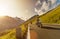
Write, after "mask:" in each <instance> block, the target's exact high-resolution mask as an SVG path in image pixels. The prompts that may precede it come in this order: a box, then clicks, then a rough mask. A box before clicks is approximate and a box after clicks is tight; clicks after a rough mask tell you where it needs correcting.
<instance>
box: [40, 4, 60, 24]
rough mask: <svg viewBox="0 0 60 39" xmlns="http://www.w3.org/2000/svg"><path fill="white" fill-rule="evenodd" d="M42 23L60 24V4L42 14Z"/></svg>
mask: <svg viewBox="0 0 60 39" xmlns="http://www.w3.org/2000/svg"><path fill="white" fill-rule="evenodd" d="M40 20H41V22H42V23H58V24H60V5H59V6H57V7H56V8H55V9H53V10H50V11H49V12H47V13H46V14H44V15H41V16H40Z"/></svg>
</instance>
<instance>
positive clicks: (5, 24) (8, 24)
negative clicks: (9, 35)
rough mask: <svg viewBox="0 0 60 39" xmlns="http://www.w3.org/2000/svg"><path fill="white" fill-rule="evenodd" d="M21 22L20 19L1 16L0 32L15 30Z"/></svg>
mask: <svg viewBox="0 0 60 39" xmlns="http://www.w3.org/2000/svg"><path fill="white" fill-rule="evenodd" d="M23 22H24V21H23V20H22V19H20V18H19V19H18V18H12V17H9V16H2V17H0V31H3V30H5V29H10V28H15V27H17V26H18V25H20V24H21V23H23Z"/></svg>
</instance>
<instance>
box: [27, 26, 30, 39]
mask: <svg viewBox="0 0 60 39" xmlns="http://www.w3.org/2000/svg"><path fill="white" fill-rule="evenodd" d="M27 39H30V26H28V33H27Z"/></svg>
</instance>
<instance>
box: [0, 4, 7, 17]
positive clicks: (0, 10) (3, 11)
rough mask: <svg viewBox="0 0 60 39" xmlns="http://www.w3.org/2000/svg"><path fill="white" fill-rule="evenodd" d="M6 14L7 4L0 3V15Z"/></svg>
mask: <svg viewBox="0 0 60 39" xmlns="http://www.w3.org/2000/svg"><path fill="white" fill-rule="evenodd" d="M7 14H8V7H7V5H4V4H2V5H0V16H5V15H7Z"/></svg>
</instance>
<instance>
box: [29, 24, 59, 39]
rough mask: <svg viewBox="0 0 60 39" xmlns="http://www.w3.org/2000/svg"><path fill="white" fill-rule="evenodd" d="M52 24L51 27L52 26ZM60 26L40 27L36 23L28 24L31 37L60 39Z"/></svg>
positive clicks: (32, 38) (36, 38)
mask: <svg viewBox="0 0 60 39" xmlns="http://www.w3.org/2000/svg"><path fill="white" fill-rule="evenodd" d="M52 26H53V28H52ZM59 27H60V26H58V27H55V25H47V26H46V25H45V26H43V27H42V28H40V27H38V26H37V25H34V24H33V25H31V26H30V28H31V29H30V36H31V39H60V28H59Z"/></svg>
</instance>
